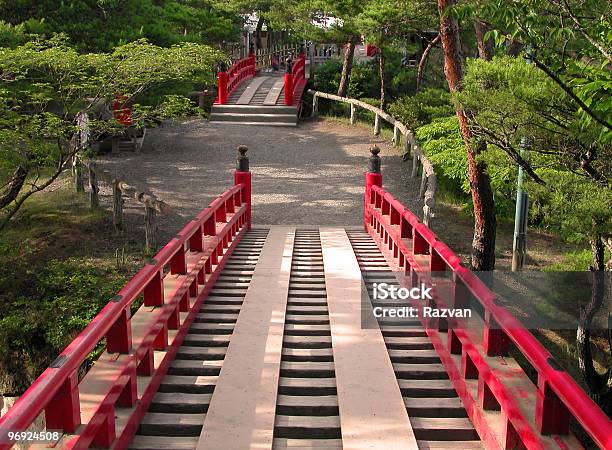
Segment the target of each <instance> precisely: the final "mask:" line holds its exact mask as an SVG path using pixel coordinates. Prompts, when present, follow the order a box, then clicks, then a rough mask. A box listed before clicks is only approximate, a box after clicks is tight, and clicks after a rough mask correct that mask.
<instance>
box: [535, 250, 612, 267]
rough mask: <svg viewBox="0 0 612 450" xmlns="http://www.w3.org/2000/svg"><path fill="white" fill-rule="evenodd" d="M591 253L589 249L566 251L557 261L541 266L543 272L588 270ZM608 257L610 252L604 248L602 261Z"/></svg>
mask: <svg viewBox="0 0 612 450" xmlns="http://www.w3.org/2000/svg"><path fill="white" fill-rule="evenodd" d="M592 258H593V255H592V254H591V250H588V249H584V250H576V251H571V252H567V253H565V254H564V255H563V259H562V260H561V261H558V262H554V263H552V264H550V265H549V266H545V267H542V270H543V271H544V272H582V271H585V270H589V267H590V266H591V264H592V263H593V259H592ZM609 259H610V252H609V251H607V250H606V254H605V256H604V261H608V260H609Z"/></svg>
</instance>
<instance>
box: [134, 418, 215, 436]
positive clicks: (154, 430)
mask: <svg viewBox="0 0 612 450" xmlns="http://www.w3.org/2000/svg"><path fill="white" fill-rule="evenodd" d="M205 416H206V415H205V414H167V413H147V414H145V416H144V418H143V419H142V422H140V428H139V430H138V433H139V434H142V435H147V436H181V437H187V436H194V437H196V436H199V435H200V432H201V431H202V424H203V423H204V417H205Z"/></svg>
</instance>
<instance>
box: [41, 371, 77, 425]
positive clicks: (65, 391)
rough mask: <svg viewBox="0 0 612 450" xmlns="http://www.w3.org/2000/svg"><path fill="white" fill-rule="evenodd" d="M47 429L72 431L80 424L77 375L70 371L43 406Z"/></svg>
mask: <svg viewBox="0 0 612 450" xmlns="http://www.w3.org/2000/svg"><path fill="white" fill-rule="evenodd" d="M45 419H46V424H47V429H48V430H63V431H64V432H65V433H74V432H75V431H76V429H77V428H78V427H79V425H81V404H80V402H79V376H78V373H77V371H74V372H72V374H70V376H68V377H67V378H66V380H64V382H63V383H62V386H61V387H60V388H59V390H58V391H57V393H56V394H55V396H54V397H53V400H51V401H50V402H49V404H48V405H47V407H46V408H45Z"/></svg>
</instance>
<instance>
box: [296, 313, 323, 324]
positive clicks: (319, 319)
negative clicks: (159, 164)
mask: <svg viewBox="0 0 612 450" xmlns="http://www.w3.org/2000/svg"><path fill="white" fill-rule="evenodd" d="M285 323H286V324H288V323H296V324H297V323H310V324H312V325H325V324H329V316H328V315H327V314H319V315H316V314H287V316H286V317H285Z"/></svg>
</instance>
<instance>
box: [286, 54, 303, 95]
mask: <svg viewBox="0 0 612 450" xmlns="http://www.w3.org/2000/svg"><path fill="white" fill-rule="evenodd" d="M305 86H306V57H305V56H304V53H300V56H299V57H298V59H297V60H296V61H295V63H294V64H288V65H287V73H286V74H285V105H287V106H291V105H293V104H294V103H295V102H296V101H299V100H300V99H301V98H302V93H303V92H304V87H305Z"/></svg>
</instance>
